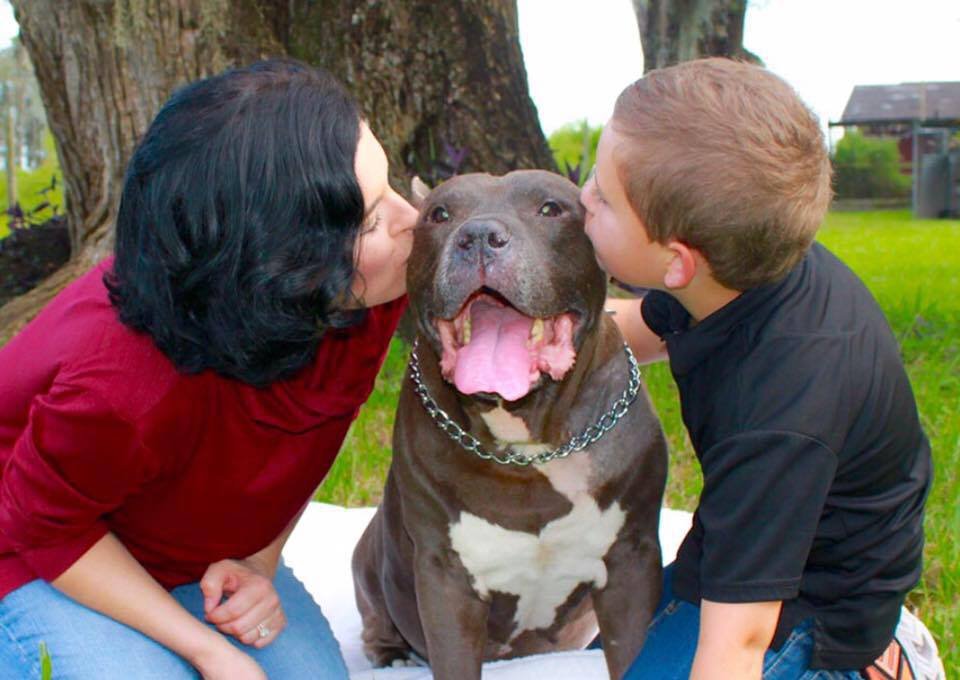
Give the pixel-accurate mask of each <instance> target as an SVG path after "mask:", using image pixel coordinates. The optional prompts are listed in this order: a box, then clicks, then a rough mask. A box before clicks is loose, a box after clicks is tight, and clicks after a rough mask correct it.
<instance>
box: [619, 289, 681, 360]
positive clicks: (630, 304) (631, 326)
mask: <svg viewBox="0 0 960 680" xmlns="http://www.w3.org/2000/svg"><path fill="white" fill-rule="evenodd" d="M642 304H643V298H640V299H639V300H638V299H636V298H631V299H622V298H607V302H606V305H605V307H604V309H607V310H609V311H612V312H614V314H613V315H612V316H613V320H614V321H616V323H617V326H618V327H619V328H620V333H621V334H622V335H623V339H624V340H626V341H627V344H629V345H630V349H632V350H633V353H634V355H635V356H636V357H637V361H639V362H640V363H641V364H650V363H653V362H654V361H662V360H663V359H666V358H667V345H666V343H665V342H663V340H661V339H660V338H659V337H658V336H657V335H656V334H655V333H654V332H653V331H651V330H650V328H649V326H647V324H646V322H645V321H644V320H643V315H642V314H641V313H640V306H641V305H642Z"/></svg>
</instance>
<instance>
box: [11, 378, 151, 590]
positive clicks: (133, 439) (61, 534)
mask: <svg viewBox="0 0 960 680" xmlns="http://www.w3.org/2000/svg"><path fill="white" fill-rule="evenodd" d="M138 441H139V440H138V437H137V435H136V432H135V428H134V427H133V426H132V425H131V424H129V423H127V422H125V421H124V420H123V419H121V418H119V417H118V416H117V415H116V413H115V412H114V410H113V409H112V408H111V407H110V406H109V405H108V404H107V403H106V402H105V400H103V399H102V398H99V397H98V396H97V395H95V394H94V393H92V392H91V391H89V390H86V389H83V388H80V387H77V386H71V385H64V384H57V383H55V384H54V385H53V386H52V387H51V389H50V390H49V391H48V392H47V393H45V394H42V395H40V396H37V397H36V398H35V399H34V401H33V403H32V404H31V408H30V414H29V419H28V423H27V427H26V428H25V429H24V431H23V434H22V435H21V436H20V437H19V439H18V440H17V441H16V442H15V444H14V447H13V450H12V452H11V456H10V458H9V459H8V460H7V463H6V466H5V468H4V470H3V474H2V479H0V535H2V536H3V539H4V543H6V546H7V549H9V550H12V551H13V552H15V553H17V555H18V556H19V557H20V559H21V560H22V561H23V562H24V563H26V564H27V566H29V567H30V568H31V569H32V570H33V571H34V572H35V573H36V574H37V576H39V577H41V578H43V579H45V580H48V581H52V580H54V579H55V578H57V577H58V576H59V575H60V574H61V573H63V571H65V570H66V569H67V567H69V566H70V565H71V564H73V563H74V562H75V561H76V560H77V559H79V558H80V557H81V556H82V555H83V554H84V553H85V552H86V551H87V550H88V549H89V548H90V547H91V546H92V545H93V544H94V543H96V542H97V541H98V540H99V539H100V538H102V537H103V535H104V534H105V533H106V532H107V527H106V524H105V523H104V521H103V519H102V518H103V517H104V515H106V514H107V513H109V512H110V511H111V510H113V509H115V508H116V507H118V506H119V505H120V503H121V502H122V501H123V499H124V498H125V497H126V496H127V495H128V494H130V493H131V492H132V491H133V490H135V489H136V488H137V487H139V486H140V485H141V484H142V482H143V481H144V476H145V466H144V465H143V464H142V462H141V461H142V455H141V454H142V449H141V447H140V446H138Z"/></svg>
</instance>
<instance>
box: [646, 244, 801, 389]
mask: <svg viewBox="0 0 960 680" xmlns="http://www.w3.org/2000/svg"><path fill="white" fill-rule="evenodd" d="M807 259H808V257H807V256H805V257H804V258H803V260H801V262H800V263H799V264H798V265H797V266H796V267H794V268H793V270H791V271H790V273H789V274H787V276H786V277H785V278H783V279H781V280H780V281H777V282H775V283H770V284H766V285H763V286H758V287H756V288H749V289H747V290H745V291H743V293H741V294H740V295H739V296H737V297H736V298H734V299H733V300H731V301H730V302H728V303H727V304H725V305H724V306H723V307H721V308H720V309H718V310H716V311H715V312H713V313H712V314H710V315H708V316H707V317H705V318H704V319H703V320H701V321H700V322H699V323H697V324H696V325H694V326H691V325H690V318H689V314H688V318H687V323H686V330H679V331H675V332H673V333H670V334H668V335H667V336H666V337H665V338H664V340H665V341H666V343H667V352H668V354H669V356H670V368H671V370H672V371H673V373H674V375H678V376H680V375H686V374H687V373H689V372H690V371H692V370H693V369H694V368H696V367H697V366H698V365H700V364H701V363H702V362H703V361H704V360H705V359H706V358H707V357H709V356H710V355H711V354H714V353H715V352H717V351H719V350H721V349H722V348H723V347H724V346H725V345H727V343H728V342H730V340H731V339H732V336H733V335H734V333H735V332H736V331H737V330H738V329H739V328H741V327H746V326H755V325H756V324H758V323H760V322H762V318H761V317H762V316H763V315H762V314H761V313H760V312H761V311H762V310H763V308H764V307H766V306H768V305H769V304H770V303H771V301H773V300H776V299H778V298H782V297H783V296H784V295H786V294H787V292H788V291H789V290H791V289H793V288H794V287H795V286H796V285H797V283H798V282H799V280H800V279H801V277H802V276H803V273H802V270H803V269H804V268H805V266H806V262H807ZM678 304H679V303H678Z"/></svg>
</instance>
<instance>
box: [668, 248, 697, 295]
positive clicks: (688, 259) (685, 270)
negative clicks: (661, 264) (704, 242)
mask: <svg viewBox="0 0 960 680" xmlns="http://www.w3.org/2000/svg"><path fill="white" fill-rule="evenodd" d="M666 248H667V250H668V251H670V255H669V257H670V261H669V262H668V263H667V271H666V272H665V273H664V275H663V285H664V286H666V287H667V288H668V289H676V288H685V287H686V286H688V285H689V284H690V282H691V281H692V280H693V277H694V275H696V273H697V258H696V257H695V256H694V250H693V248H691V247H690V246H688V245H687V244H685V243H681V242H680V241H668V242H667V244H666Z"/></svg>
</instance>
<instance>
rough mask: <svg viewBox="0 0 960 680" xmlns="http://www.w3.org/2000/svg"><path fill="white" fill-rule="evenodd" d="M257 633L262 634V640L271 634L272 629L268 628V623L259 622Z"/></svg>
mask: <svg viewBox="0 0 960 680" xmlns="http://www.w3.org/2000/svg"><path fill="white" fill-rule="evenodd" d="M257 635H259V636H260V639H261V640H262V639H263V638H265V637H267V636H268V635H270V629H269V628H267V624H265V623H258V624H257Z"/></svg>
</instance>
